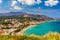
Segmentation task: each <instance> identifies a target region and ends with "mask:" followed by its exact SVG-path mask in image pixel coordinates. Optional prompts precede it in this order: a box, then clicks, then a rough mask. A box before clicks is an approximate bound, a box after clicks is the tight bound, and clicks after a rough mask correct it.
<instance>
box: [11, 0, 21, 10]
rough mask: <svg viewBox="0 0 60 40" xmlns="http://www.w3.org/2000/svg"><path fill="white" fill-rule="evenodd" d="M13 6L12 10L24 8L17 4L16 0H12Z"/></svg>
mask: <svg viewBox="0 0 60 40" xmlns="http://www.w3.org/2000/svg"><path fill="white" fill-rule="evenodd" d="M11 6H12V8H10V9H12V10H22V8H21V7H19V6H18V5H17V1H15V0H12V3H11Z"/></svg>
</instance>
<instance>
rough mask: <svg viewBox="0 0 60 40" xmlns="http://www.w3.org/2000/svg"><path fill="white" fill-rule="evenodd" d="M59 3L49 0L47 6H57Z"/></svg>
mask: <svg viewBox="0 0 60 40" xmlns="http://www.w3.org/2000/svg"><path fill="white" fill-rule="evenodd" d="M58 3H59V1H58V0H48V1H45V5H46V6H55V5H57V4H58Z"/></svg>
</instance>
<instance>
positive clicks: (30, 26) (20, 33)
mask: <svg viewBox="0 0 60 40" xmlns="http://www.w3.org/2000/svg"><path fill="white" fill-rule="evenodd" d="M45 22H51V21H42V22H38V23H37V24H43V23H45ZM37 24H34V25H29V26H27V27H25V28H23V29H22V30H21V31H19V32H18V33H16V35H24V34H23V33H24V31H25V30H27V29H29V28H32V27H35V26H36V25H37Z"/></svg>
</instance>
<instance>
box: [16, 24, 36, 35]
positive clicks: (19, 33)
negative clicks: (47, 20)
mask: <svg viewBox="0 0 60 40" xmlns="http://www.w3.org/2000/svg"><path fill="white" fill-rule="evenodd" d="M35 26H36V25H29V26H28V27H25V28H23V29H22V30H21V31H19V32H18V33H17V35H23V33H24V31H25V30H27V29H29V28H32V27H35Z"/></svg>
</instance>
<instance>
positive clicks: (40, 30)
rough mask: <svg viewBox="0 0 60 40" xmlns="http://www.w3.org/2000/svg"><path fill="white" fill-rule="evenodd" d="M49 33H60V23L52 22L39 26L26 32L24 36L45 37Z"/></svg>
mask: <svg viewBox="0 0 60 40" xmlns="http://www.w3.org/2000/svg"><path fill="white" fill-rule="evenodd" d="M48 32H58V33H60V21H51V22H46V23H43V24H39V25H37V26H35V27H33V28H29V29H27V30H26V31H24V35H31V34H35V35H44V34H46V33H48Z"/></svg>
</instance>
